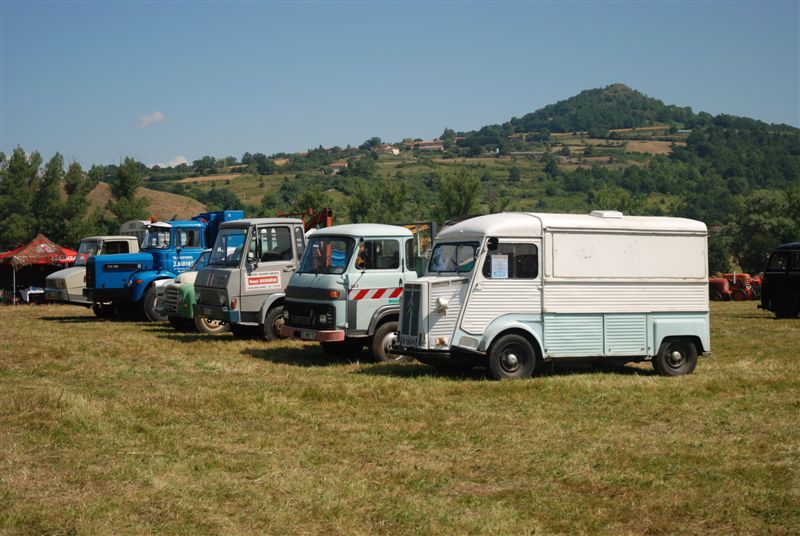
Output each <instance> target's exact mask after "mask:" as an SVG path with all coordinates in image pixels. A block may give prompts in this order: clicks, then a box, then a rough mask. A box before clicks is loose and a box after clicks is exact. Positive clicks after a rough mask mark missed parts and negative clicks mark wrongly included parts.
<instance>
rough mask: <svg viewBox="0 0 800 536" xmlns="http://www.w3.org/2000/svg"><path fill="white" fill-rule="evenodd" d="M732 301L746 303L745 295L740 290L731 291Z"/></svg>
mask: <svg viewBox="0 0 800 536" xmlns="http://www.w3.org/2000/svg"><path fill="white" fill-rule="evenodd" d="M731 297H732V298H733V301H747V293H746V292H745V291H743V290H742V289H740V288H737V289H736V290H734V291H733V295H732V296H731Z"/></svg>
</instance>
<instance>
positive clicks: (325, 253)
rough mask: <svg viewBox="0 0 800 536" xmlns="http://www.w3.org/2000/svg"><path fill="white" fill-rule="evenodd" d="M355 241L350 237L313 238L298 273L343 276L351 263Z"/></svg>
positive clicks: (309, 242) (304, 253) (301, 260)
mask: <svg viewBox="0 0 800 536" xmlns="http://www.w3.org/2000/svg"><path fill="white" fill-rule="evenodd" d="M355 242H356V241H355V240H354V239H352V238H350V237H348V236H320V237H312V238H311V240H309V241H308V245H307V246H306V250H305V251H304V252H303V257H302V258H301V259H300V267H299V268H298V270H297V271H298V272H302V273H311V274H341V273H342V272H344V271H345V269H346V268H347V264H348V263H349V262H350V256H351V255H352V254H353V247H354V246H355Z"/></svg>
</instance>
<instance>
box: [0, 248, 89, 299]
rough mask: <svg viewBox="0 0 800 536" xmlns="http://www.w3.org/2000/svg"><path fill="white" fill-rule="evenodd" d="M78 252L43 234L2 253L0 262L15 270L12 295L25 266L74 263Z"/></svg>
mask: <svg viewBox="0 0 800 536" xmlns="http://www.w3.org/2000/svg"><path fill="white" fill-rule="evenodd" d="M77 255H78V252H77V251H75V250H74V249H69V248H65V247H63V246H59V245H58V244H56V243H55V242H53V241H52V240H50V239H49V238H47V237H46V236H44V235H43V234H41V233H39V234H37V235H36V237H35V238H34V239H33V240H31V241H30V242H29V243H27V244H25V245H24V246H20V247H18V248H17V249H12V250H11V251H7V252H5V253H0V263H5V264H10V265H11V266H12V268H13V270H14V277H13V281H14V282H13V287H12V296H13V294H14V292H16V288H17V270H18V269H19V268H21V267H23V266H30V265H33V264H54V265H59V264H72V263H74V262H75V258H76V256H77Z"/></svg>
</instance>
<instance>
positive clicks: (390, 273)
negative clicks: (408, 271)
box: [347, 238, 405, 332]
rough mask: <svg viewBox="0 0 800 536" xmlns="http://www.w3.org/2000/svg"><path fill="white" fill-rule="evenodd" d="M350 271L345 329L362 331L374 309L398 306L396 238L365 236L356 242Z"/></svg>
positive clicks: (399, 268)
mask: <svg viewBox="0 0 800 536" xmlns="http://www.w3.org/2000/svg"><path fill="white" fill-rule="evenodd" d="M354 257H355V260H354V261H353V268H354V270H352V271H351V274H350V290H349V293H348V308H347V322H348V324H349V330H351V331H357V332H365V331H367V330H368V329H369V325H370V321H371V320H372V317H373V316H374V315H375V313H376V312H377V311H379V310H380V309H383V308H387V307H398V305H399V303H400V294H401V293H402V292H403V283H404V282H405V277H404V276H405V272H404V271H403V268H402V266H401V258H402V251H401V247H400V240H399V239H398V238H369V239H367V240H365V241H363V242H360V243H359V244H358V247H357V249H356V252H355V255H354Z"/></svg>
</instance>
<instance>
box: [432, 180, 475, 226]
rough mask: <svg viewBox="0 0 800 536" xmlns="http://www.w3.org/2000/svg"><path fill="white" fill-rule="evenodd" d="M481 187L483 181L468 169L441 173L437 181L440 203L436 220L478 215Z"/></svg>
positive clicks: (435, 216) (435, 215)
mask: <svg viewBox="0 0 800 536" xmlns="http://www.w3.org/2000/svg"><path fill="white" fill-rule="evenodd" d="M480 187H481V181H480V180H479V179H478V177H476V176H475V174H474V173H473V172H472V171H469V170H467V169H464V168H459V169H456V170H442V171H439V172H438V177H437V181H436V189H437V192H438V197H439V203H438V205H437V207H436V213H435V214H434V218H435V219H436V220H439V221H445V220H449V219H452V218H456V217H459V216H468V215H472V214H476V213H477V212H478V211H479V206H478V196H479V193H480Z"/></svg>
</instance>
